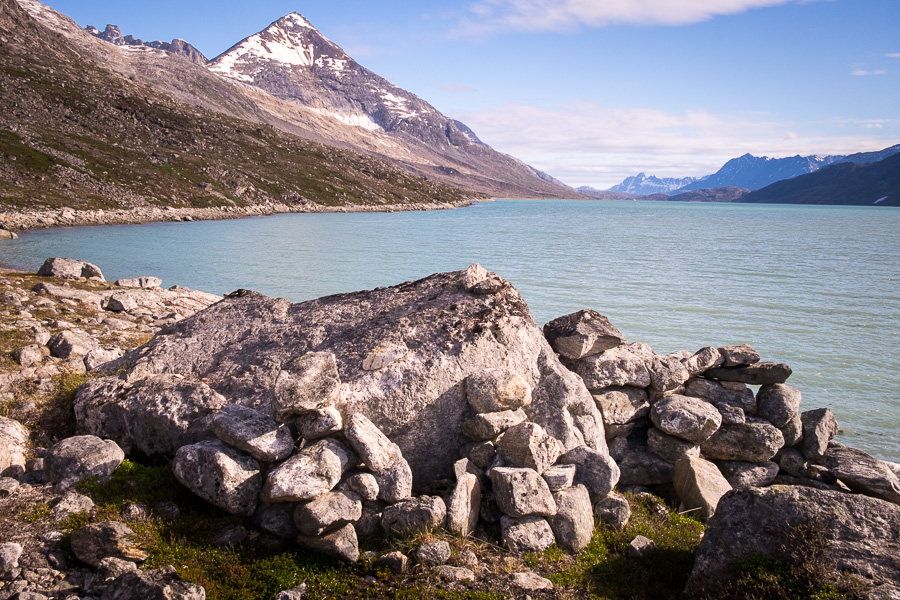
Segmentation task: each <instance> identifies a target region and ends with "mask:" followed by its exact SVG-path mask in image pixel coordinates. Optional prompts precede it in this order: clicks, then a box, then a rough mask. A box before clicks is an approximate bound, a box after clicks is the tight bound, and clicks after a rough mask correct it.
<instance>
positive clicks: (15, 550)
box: [0, 542, 553, 579]
mask: <svg viewBox="0 0 900 600" xmlns="http://www.w3.org/2000/svg"><path fill="white" fill-rule="evenodd" d="M551 543H553V542H551ZM21 556H22V546H21V545H20V544H16V543H15V542H4V543H0V579H12V578H14V577H15V576H16V574H17V573H18V570H19V558H21Z"/></svg>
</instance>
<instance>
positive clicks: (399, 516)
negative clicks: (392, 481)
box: [381, 496, 447, 534]
mask: <svg viewBox="0 0 900 600" xmlns="http://www.w3.org/2000/svg"><path fill="white" fill-rule="evenodd" d="M446 518H447V505H446V504H445V503H444V501H443V500H442V499H441V498H439V497H437V496H418V497H416V498H409V499H407V500H401V501H400V502H397V503H396V504H392V505H391V506H388V507H387V508H385V509H384V512H383V513H382V516H381V527H382V529H384V531H385V532H386V533H388V534H405V533H412V532H417V531H418V532H421V531H431V530H433V529H438V528H440V527H443V526H444V522H445V520H446Z"/></svg>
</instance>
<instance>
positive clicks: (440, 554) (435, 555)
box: [416, 540, 450, 567]
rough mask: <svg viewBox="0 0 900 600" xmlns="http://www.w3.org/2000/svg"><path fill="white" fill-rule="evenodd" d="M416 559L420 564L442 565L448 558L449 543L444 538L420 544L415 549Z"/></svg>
mask: <svg viewBox="0 0 900 600" xmlns="http://www.w3.org/2000/svg"><path fill="white" fill-rule="evenodd" d="M416 560H417V561H418V563H419V564H420V565H429V566H432V567H434V566H437V565H442V564H444V563H446V562H447V561H448V560H450V544H449V543H448V542H447V541H445V540H438V541H435V542H425V543H423V544H420V545H419V547H418V548H417V549H416Z"/></svg>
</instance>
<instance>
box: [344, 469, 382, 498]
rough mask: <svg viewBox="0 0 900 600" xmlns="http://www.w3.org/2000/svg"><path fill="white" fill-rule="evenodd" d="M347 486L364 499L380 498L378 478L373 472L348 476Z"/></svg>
mask: <svg viewBox="0 0 900 600" xmlns="http://www.w3.org/2000/svg"><path fill="white" fill-rule="evenodd" d="M347 487H348V488H350V489H351V490H352V491H354V492H356V493H357V494H359V497H360V498H362V499H363V500H377V499H378V493H379V491H380V490H379V488H378V480H377V479H375V476H374V475H372V474H371V473H355V474H353V475H351V476H350V477H348V478H347Z"/></svg>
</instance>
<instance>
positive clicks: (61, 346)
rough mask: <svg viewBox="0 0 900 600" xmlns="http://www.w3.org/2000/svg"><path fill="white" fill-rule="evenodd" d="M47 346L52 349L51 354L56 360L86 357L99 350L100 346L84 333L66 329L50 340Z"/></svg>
mask: <svg viewBox="0 0 900 600" xmlns="http://www.w3.org/2000/svg"><path fill="white" fill-rule="evenodd" d="M47 346H48V347H49V348H50V354H52V355H53V356H55V357H56V358H62V359H66V358H74V357H76V356H85V355H86V354H88V353H90V352H91V350H95V349H96V348H98V347H99V344H98V343H97V342H96V341H95V340H94V338H92V337H91V336H90V335H88V334H87V333H85V332H84V331H81V330H78V329H66V330H65V331H60V332H59V333H57V334H56V335H54V336H53V337H52V338H50V341H49V342H47Z"/></svg>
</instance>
